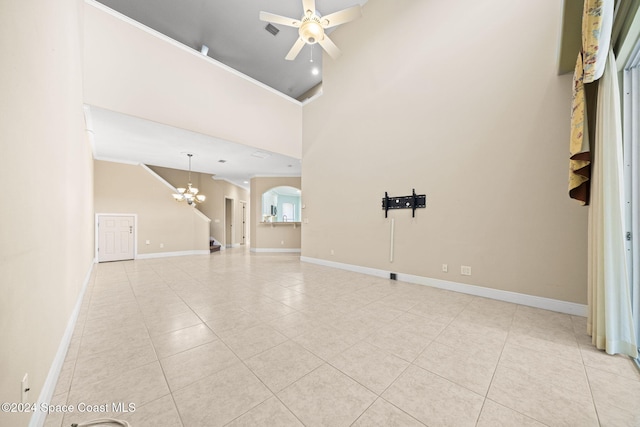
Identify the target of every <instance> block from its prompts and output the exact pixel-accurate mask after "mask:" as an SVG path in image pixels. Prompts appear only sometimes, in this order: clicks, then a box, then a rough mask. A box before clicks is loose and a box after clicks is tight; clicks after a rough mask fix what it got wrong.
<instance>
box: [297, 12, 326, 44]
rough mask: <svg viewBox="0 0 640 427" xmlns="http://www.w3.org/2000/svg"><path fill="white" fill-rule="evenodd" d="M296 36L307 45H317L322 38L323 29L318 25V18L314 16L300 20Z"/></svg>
mask: <svg viewBox="0 0 640 427" xmlns="http://www.w3.org/2000/svg"><path fill="white" fill-rule="evenodd" d="M298 34H300V37H301V38H302V40H304V41H305V42H306V43H308V44H315V43H318V41H320V40H322V39H323V38H324V28H323V27H322V25H321V24H320V18H319V17H318V16H317V15H315V14H313V15H311V16H305V17H304V18H303V19H302V25H300V29H299V30H298Z"/></svg>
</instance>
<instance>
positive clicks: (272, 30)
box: [264, 24, 280, 36]
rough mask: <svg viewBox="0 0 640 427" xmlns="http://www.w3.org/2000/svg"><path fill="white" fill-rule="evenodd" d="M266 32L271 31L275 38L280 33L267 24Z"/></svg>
mask: <svg viewBox="0 0 640 427" xmlns="http://www.w3.org/2000/svg"><path fill="white" fill-rule="evenodd" d="M264 29H265V30H267V31H269V32H270V33H271V34H273V35H274V36H276V35H278V33H279V32H280V30H279V29H277V28H276V27H275V26H273V25H271V24H267V26H266V27H264Z"/></svg>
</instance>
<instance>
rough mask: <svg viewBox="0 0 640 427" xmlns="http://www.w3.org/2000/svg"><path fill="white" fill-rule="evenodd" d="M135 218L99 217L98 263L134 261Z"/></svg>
mask: <svg viewBox="0 0 640 427" xmlns="http://www.w3.org/2000/svg"><path fill="white" fill-rule="evenodd" d="M133 225H134V218H133V216H119V215H118V216H111V215H98V262H106V261H122V260H126V259H133Z"/></svg>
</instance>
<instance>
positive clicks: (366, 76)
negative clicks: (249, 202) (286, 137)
mask: <svg viewBox="0 0 640 427" xmlns="http://www.w3.org/2000/svg"><path fill="white" fill-rule="evenodd" d="M561 13H562V2H553V1H545V2H512V1H509V0H489V1H484V2H476V3H473V2H466V1H452V2H416V1H410V0H401V1H393V2H390V1H382V0H370V1H369V2H368V3H367V4H366V5H365V7H364V16H363V18H362V19H359V20H357V21H354V22H352V23H349V25H345V26H344V27H340V29H339V30H338V31H336V32H335V35H334V34H332V38H333V39H334V41H335V42H336V44H337V45H338V46H340V48H341V49H342V51H343V55H342V56H341V57H340V59H339V60H337V61H332V60H330V59H328V58H326V57H325V59H326V60H325V61H324V63H323V64H324V71H323V80H324V90H323V93H324V94H323V95H322V96H321V97H320V98H318V99H316V100H315V101H314V102H312V103H309V104H307V105H306V106H305V107H304V123H303V131H304V132H303V163H302V165H303V168H302V177H303V181H302V183H303V188H302V190H303V191H302V194H303V198H304V201H305V204H306V209H305V210H304V211H303V218H307V219H308V220H309V223H308V224H306V223H305V224H304V227H303V230H302V241H303V248H302V255H303V256H306V257H311V258H319V259H324V260H330V261H336V262H341V263H347V264H353V265H358V266H365V267H371V268H377V269H382V270H387V271H394V272H400V273H406V274H413V275H418V276H424V277H430V278H437V279H443V280H449V281H453V282H459V283H465V284H472V285H479V286H484V287H489V288H495V289H502V290H508V291H513V292H518V293H524V294H530V295H536V296H542V297H548V298H554V299H559V300H564V301H570V302H576V303H586V301H587V300H586V258H587V257H586V255H587V253H586V251H587V249H586V247H587V244H586V232H587V227H586V225H587V210H586V209H585V208H582V207H580V206H578V205H577V204H576V203H574V202H573V201H571V200H569V198H568V197H567V190H566V188H567V187H566V183H567V143H568V142H567V141H568V136H569V112H570V97H571V76H562V77H558V76H557V47H558V40H559V31H560V23H561ZM413 188H415V189H416V192H417V193H418V194H426V195H427V207H426V209H420V210H418V211H417V212H416V217H415V218H411V211H409V210H400V211H395V212H391V213H390V214H389V219H385V218H384V214H383V211H382V210H381V200H382V197H383V196H384V192H385V191H388V192H389V194H390V195H392V196H403V195H408V194H411V190H412V189H413ZM391 218H395V246H394V249H395V260H394V262H393V263H391V262H390V261H389V252H390V219H391ZM331 250H333V251H334V254H335V255H333V256H332V255H331ZM445 263H446V264H448V267H449V272H448V273H443V272H442V264H445ZM461 265H467V266H471V268H472V276H461V274H460V267H461Z"/></svg>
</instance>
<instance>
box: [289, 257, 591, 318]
mask: <svg viewBox="0 0 640 427" xmlns="http://www.w3.org/2000/svg"><path fill="white" fill-rule="evenodd" d="M300 261H304V262H308V263H311V264H318V265H324V266H326V267H333V268H339V269H341V270H348V271H353V272H356V273H363V274H368V275H370V276H376V277H382V278H385V279H388V278H389V274H390V273H391V272H390V271H386V270H380V269H376V268H370V267H362V266H359V265H352V264H344V263H340V262H335V261H327V260H324V259H319V258H310V257H306V256H301V257H300ZM396 274H397V276H396V278H397V279H398V280H399V281H401V282H407V283H414V284H417V285H424V286H431V287H433V288H439V289H446V290H448V291H455V292H460V293H463V294H469V295H475V296H479V297H484V298H491V299H495V300H500V301H506V302H511V303H514V304H520V305H526V306H529V307H536V308H542V309H544V310H551V311H557V312H560V313H566V314H571V315H574V316H583V317H586V316H587V306H586V305H584V304H577V303H574V302H569V301H561V300H557V299H552V298H545V297H538V296H535V295H527V294H520V293H517V292H511V291H503V290H501V289H492V288H485V287H482V286H475V285H467V284H464V283H458V282H451V281H449V280H441V279H432V278H429V277H423V276H414V275H412V274H404V273H396Z"/></svg>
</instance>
